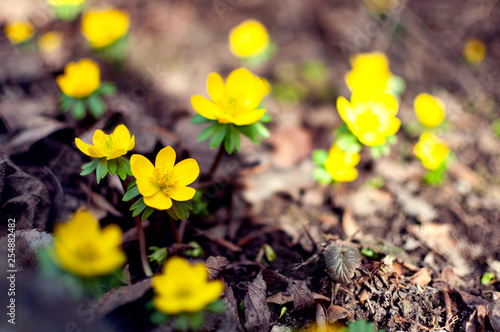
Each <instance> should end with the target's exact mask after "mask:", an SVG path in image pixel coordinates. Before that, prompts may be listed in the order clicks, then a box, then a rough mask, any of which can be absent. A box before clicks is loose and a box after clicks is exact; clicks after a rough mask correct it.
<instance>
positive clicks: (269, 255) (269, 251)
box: [262, 243, 276, 262]
mask: <svg viewBox="0 0 500 332" xmlns="http://www.w3.org/2000/svg"><path fill="white" fill-rule="evenodd" d="M262 247H263V248H264V254H265V255H266V259H267V261H268V262H272V261H274V260H275V259H276V253H275V252H274V249H273V247H271V246H270V245H269V244H267V243H264V244H263V245H262Z"/></svg>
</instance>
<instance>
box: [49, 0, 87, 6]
mask: <svg viewBox="0 0 500 332" xmlns="http://www.w3.org/2000/svg"><path fill="white" fill-rule="evenodd" d="M85 1H86V0H47V2H48V3H49V5H51V6H54V7H62V6H79V5H81V4H82V3H84V2H85Z"/></svg>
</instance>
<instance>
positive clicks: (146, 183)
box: [130, 146, 200, 210]
mask: <svg viewBox="0 0 500 332" xmlns="http://www.w3.org/2000/svg"><path fill="white" fill-rule="evenodd" d="M174 164H175V151H174V149H172V148H171V147H170V146H167V147H165V148H163V149H161V150H160V152H158V155H157V156H156V160H155V165H154V166H153V164H152V163H151V162H150V161H149V160H148V159H146V157H144V156H141V155H139V154H134V155H133V156H132V157H131V158H130V169H131V170H132V174H133V175H134V177H135V178H136V180H137V188H138V189H139V192H140V193H141V195H142V196H144V203H145V204H146V205H147V206H150V207H152V208H155V209H157V210H167V209H170V208H171V207H172V199H174V200H176V201H188V200H190V199H191V198H193V197H194V194H195V193H196V190H195V189H193V188H191V187H187V185H189V184H191V183H193V182H194V180H196V178H197V177H198V175H199V174H200V167H199V166H198V163H197V162H196V160H194V159H193V158H188V159H185V160H183V161H181V162H179V163H178V164H177V165H175V166H174Z"/></svg>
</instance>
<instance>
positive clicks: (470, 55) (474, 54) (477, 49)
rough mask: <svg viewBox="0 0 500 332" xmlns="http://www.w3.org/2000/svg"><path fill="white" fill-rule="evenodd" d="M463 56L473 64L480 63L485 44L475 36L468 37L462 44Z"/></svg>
mask: <svg viewBox="0 0 500 332" xmlns="http://www.w3.org/2000/svg"><path fill="white" fill-rule="evenodd" d="M463 53H464V57H465V60H467V62H468V63H470V64H473V65H478V64H480V63H481V62H482V61H483V59H484V55H485V54H486V45H485V44H484V43H483V41H482V40H480V39H477V38H471V39H468V40H467V41H466V42H465V45H464V51H463Z"/></svg>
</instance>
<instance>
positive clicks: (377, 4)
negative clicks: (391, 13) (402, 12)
mask: <svg viewBox="0 0 500 332" xmlns="http://www.w3.org/2000/svg"><path fill="white" fill-rule="evenodd" d="M363 2H364V3H365V5H366V6H367V7H368V8H370V9H371V10H373V11H374V12H376V13H379V14H382V13H385V12H387V11H388V10H390V9H393V8H395V7H397V6H398V5H399V0H363Z"/></svg>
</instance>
